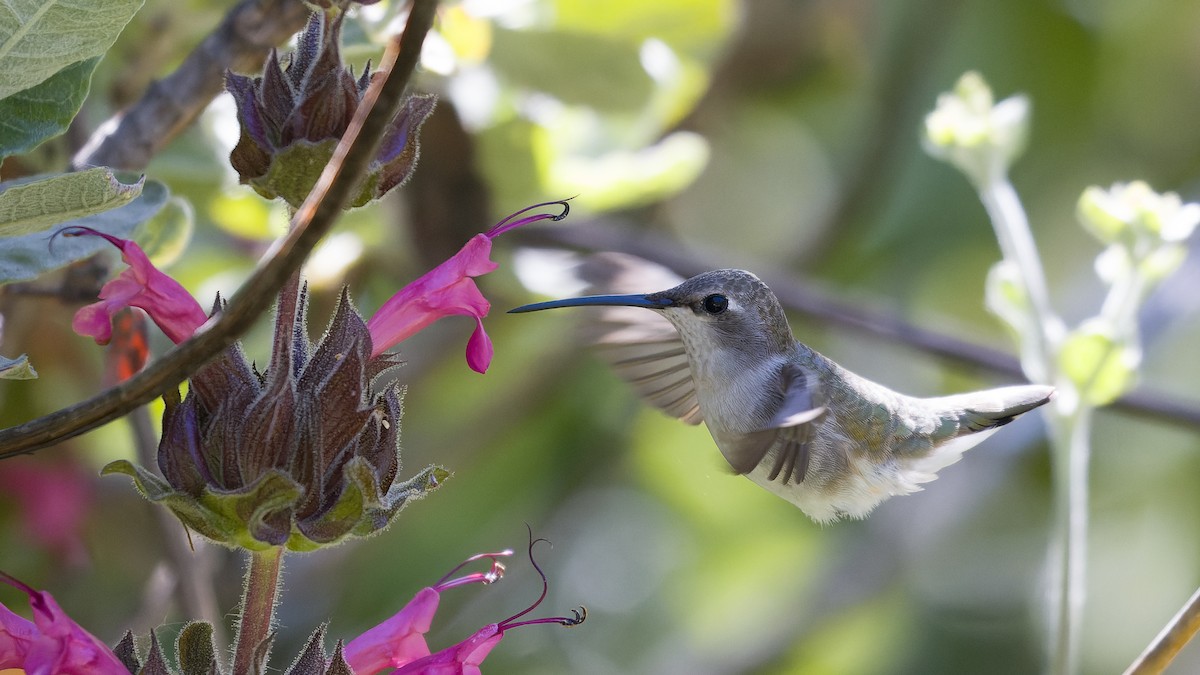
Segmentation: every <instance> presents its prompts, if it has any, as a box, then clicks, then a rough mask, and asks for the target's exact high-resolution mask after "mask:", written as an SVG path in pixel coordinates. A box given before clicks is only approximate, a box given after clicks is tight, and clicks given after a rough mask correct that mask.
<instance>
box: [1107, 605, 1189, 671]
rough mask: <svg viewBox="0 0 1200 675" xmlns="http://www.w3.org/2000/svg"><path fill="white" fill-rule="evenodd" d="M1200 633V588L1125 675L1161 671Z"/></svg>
mask: <svg viewBox="0 0 1200 675" xmlns="http://www.w3.org/2000/svg"><path fill="white" fill-rule="evenodd" d="M1196 633H1200V589H1198V590H1197V591H1196V592H1195V593H1193V594H1192V597H1191V598H1189V599H1188V601H1187V604H1185V605H1184V606H1183V609H1180V610H1179V613H1178V614H1176V615H1175V616H1174V617H1173V618H1172V619H1171V621H1170V622H1168V623H1167V625H1166V626H1165V627H1164V628H1163V629H1162V632H1161V633H1159V634H1158V637H1156V638H1154V642H1151V643H1150V646H1149V647H1146V651H1144V652H1142V654H1141V656H1139V657H1138V658H1137V660H1136V661H1134V662H1133V664H1132V665H1130V666H1129V668H1128V669H1127V670H1126V671H1125V675H1152V674H1156V673H1161V672H1163V671H1164V670H1166V669H1167V666H1169V665H1171V662H1172V661H1174V660H1175V657H1176V656H1178V655H1179V652H1180V650H1182V649H1183V648H1184V646H1185V645H1187V643H1188V642H1190V641H1191V639H1192V638H1194V637H1196Z"/></svg>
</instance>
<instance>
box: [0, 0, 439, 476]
mask: <svg viewBox="0 0 1200 675" xmlns="http://www.w3.org/2000/svg"><path fill="white" fill-rule="evenodd" d="M436 9H437V0H414V2H413V7H412V11H411V12H410V14H409V19H408V24H407V25H406V26H405V28H404V34H403V35H402V36H401V37H400V38H399V39H396V38H393V39H392V40H391V41H390V42H389V44H388V48H387V51H386V52H385V53H384V58H383V62H382V64H381V70H380V78H379V79H378V80H376V81H374V82H372V84H371V87H370V88H369V89H368V90H367V92H366V94H365V95H364V96H363V100H362V103H361V105H360V107H359V108H358V111H357V112H356V113H355V116H354V120H353V121H352V122H351V123H350V127H349V128H348V129H347V130H346V133H345V135H343V136H342V140H341V142H340V143H339V144H338V147H337V149H336V150H335V151H334V154H333V158H332V159H330V161H329V164H328V165H327V166H326V167H325V171H324V173H322V174H321V178H320V179H319V180H318V181H317V184H316V186H314V187H313V191H312V192H311V193H310V194H309V196H308V199H307V200H306V201H305V202H304V204H303V205H301V207H300V209H299V210H297V212H296V215H295V217H294V218H293V219H292V227H291V231H290V232H289V233H288V235H287V236H286V237H284V238H283V239H280V240H279V241H277V242H276V243H275V245H274V246H272V247H271V250H270V251H268V253H267V257H266V258H265V259H264V260H263V261H262V262H260V264H259V266H258V269H257V270H256V271H255V273H254V274H253V275H252V276H251V277H250V278H249V279H247V280H246V283H245V284H243V285H242V287H241V288H240V289H239V290H238V292H237V293H235V294H234V296H233V298H232V299H231V300H230V301H229V305H228V306H227V307H226V308H225V310H224V311H222V312H221V313H220V314H218V315H217V316H215V317H213V318H212V319H210V320H209V322H208V323H206V324H205V325H204V326H202V327H201V328H200V330H198V331H196V334H195V335H194V336H192V338H191V339H189V340H187V341H186V342H183V343H181V344H179V345H178V346H176V347H175V348H174V349H172V350H171V351H169V352H167V353H166V354H165V355H164V356H163V357H162V358H161V359H159V360H158V361H156V362H154V363H153V364H151V365H150V367H148V368H146V370H144V371H142V372H141V373H139V374H138V375H136V376H134V377H133V378H130V379H129V380H126V381H125V382H123V383H122V384H120V385H118V386H116V387H114V388H112V389H109V390H108V391H105V392H103V393H101V394H99V395H97V396H95V397H93V398H91V399H88V400H86V401H83V402H81V403H78V404H76V405H74V406H71V407H69V408H64V409H63V410H59V411H57V412H54V413H51V414H50V415H47V416H45V417H41V418H38V419H36V420H33V421H31V422H27V423H25V424H22V425H19V426H16V427H10V428H8V429H4V430H0V459H4V458H7V457H13V456H16V455H21V454H26V453H30V452H33V451H35V450H39V449H41V448H45V447H49V446H51V445H55V444H57V443H60V442H62V441H63V440H66V439H68V438H72V437H74V436H78V435H79V434H82V433H84V432H86V431H89V430H91V429H95V428H96V427H98V426H101V425H103V424H106V423H108V422H111V421H113V420H115V419H117V418H119V417H121V416H123V415H126V414H128V413H129V412H130V411H131V410H133V409H134V408H136V407H138V406H139V405H143V404H145V403H148V402H149V401H151V400H153V399H154V398H156V397H158V396H161V395H163V394H165V393H166V392H168V391H171V390H173V389H175V388H177V387H178V386H179V383H181V382H182V381H183V380H184V379H185V378H186V377H187V376H188V375H189V374H190V373H192V372H194V371H195V370H196V369H197V368H199V367H200V366H202V365H204V364H205V363H207V362H208V361H209V360H210V359H212V358H213V357H214V356H216V355H217V354H218V353H220V352H221V350H223V349H225V348H227V347H229V346H230V345H231V344H233V343H234V341H236V340H237V338H238V337H239V336H240V335H241V334H242V333H244V332H246V331H247V330H248V329H249V328H250V326H252V325H253V324H254V322H255V321H256V320H257V319H258V318H259V317H260V316H261V315H262V314H263V312H265V311H266V310H267V308H268V307H270V305H271V303H272V302H273V301H274V299H275V294H276V292H277V291H278V290H279V288H280V287H281V286H282V285H283V283H284V281H285V280H286V279H287V277H288V276H289V275H290V274H291V273H292V272H293V271H294V270H296V269H297V268H299V267H300V265H301V264H302V263H303V262H304V260H305V258H307V257H308V254H309V253H310V252H311V251H312V249H313V247H314V246H315V245H316V243H317V242H318V241H319V240H320V239H321V237H322V236H323V235H324V234H325V233H326V232H328V231H329V228H330V227H332V226H333V223H334V222H335V221H336V220H337V218H338V216H339V215H340V214H341V212H342V209H343V207H344V206H345V205H346V203H347V202H348V201H349V199H350V197H351V195H352V193H354V192H355V191H356V189H357V186H358V185H359V183H360V182H361V180H362V178H363V176H364V175H365V174H366V171H367V167H368V165H369V164H370V161H371V159H372V158H373V157H374V156H375V152H376V150H377V149H378V147H379V142H380V139H381V138H382V137H383V133H384V132H385V131H386V129H387V127H388V126H389V124H390V123H391V121H392V119H393V118H394V117H395V116H396V112H397V111H398V110H399V109H400V104H401V102H402V101H403V99H404V90H405V88H406V87H407V85H408V80H409V78H410V77H411V76H412V73H413V70H414V69H415V68H416V65H417V61H418V59H419V57H420V55H421V45H422V44H423V42H424V40H425V35H426V33H428V32H429V29H430V27H432V25H433V17H434V13H435V10H436ZM384 73H386V74H384Z"/></svg>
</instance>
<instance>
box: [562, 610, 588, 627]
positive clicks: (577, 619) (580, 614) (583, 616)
mask: <svg viewBox="0 0 1200 675" xmlns="http://www.w3.org/2000/svg"><path fill="white" fill-rule="evenodd" d="M571 613H572V614H574V615H575V616H574V617H572V618H569V619H568V618H565V617H564V618H563V620H562V621H561V622H560V623H561V624H562V625H564V626H566V627H568V628H574V627H575V626H578V625H579V624H581V623H583V622H584V621H587V607H584V606H583V605H580V606H579V609H573V610H571Z"/></svg>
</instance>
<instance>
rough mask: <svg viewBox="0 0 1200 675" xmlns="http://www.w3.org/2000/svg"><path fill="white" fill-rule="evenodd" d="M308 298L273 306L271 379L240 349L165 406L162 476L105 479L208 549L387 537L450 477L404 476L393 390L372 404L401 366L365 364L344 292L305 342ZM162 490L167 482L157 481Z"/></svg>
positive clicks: (435, 471) (364, 338)
mask: <svg viewBox="0 0 1200 675" xmlns="http://www.w3.org/2000/svg"><path fill="white" fill-rule="evenodd" d="M305 305H306V295H305V293H304V292H303V291H300V297H299V298H293V301H291V302H280V308H287V307H292V308H294V311H291V312H289V311H288V310H287V309H281V310H280V311H279V312H278V313H277V316H276V325H275V341H274V349H273V351H272V355H271V361H270V365H269V367H268V368H267V370H266V372H263V373H260V372H258V371H257V370H256V369H255V368H253V367H252V366H251V365H250V364H249V363H247V362H246V359H245V357H244V356H243V354H242V351H241V349H240V348H239V347H238V346H237V345H235V346H233V347H231V348H229V349H227V350H225V352H223V353H222V355H221V356H220V357H219V358H218V359H217V360H215V361H213V362H211V363H209V364H208V365H206V366H204V367H203V368H201V369H200V370H199V371H197V372H196V374H195V375H193V376H192V379H191V381H190V383H191V387H190V389H189V390H188V393H187V396H186V397H185V398H184V399H183V400H182V401H180V400H179V399H178V397H175V399H174V400H171V399H170V398H168V400H167V410H166V412H165V413H164V415H163V434H162V440H161V441H160V443H159V449H158V468H159V470H160V471H161V472H162V475H163V478H159V477H158V476H156V475H154V474H152V473H150V472H149V471H146V470H145V469H142V468H140V467H135V466H134V465H132V464H131V463H129V462H127V461H124V460H120V461H116V462H113V463H111V464H109V465H108V466H107V467H105V469H104V472H105V473H112V472H117V473H124V474H127V475H130V476H132V477H133V478H134V480H135V482H136V483H137V486H138V488H139V489H140V490H141V492H142V493H143V494H144V495H145V496H146V497H147V498H148V499H150V500H151V501H154V502H158V503H161V504H163V505H165V506H167V507H168V508H170V509H171V510H172V511H173V512H174V513H175V515H176V516H177V517H178V518H179V519H180V520H181V521H183V523H184V524H185V525H187V526H188V527H189V528H191V529H192V530H194V531H197V532H199V533H200V534H203V535H204V536H206V537H208V538H209V539H212V540H214V541H216V542H219V543H223V544H227V545H231V546H240V547H243V548H247V549H250V550H259V549H264V548H268V547H271V546H287V547H288V548H289V549H292V550H312V549H315V548H319V547H321V546H324V545H328V544H333V543H337V542H339V541H341V540H343V539H345V538H347V537H351V536H367V535H370V534H374V533H376V532H378V531H380V530H382V529H384V528H386V527H387V526H388V525H389V524H390V523H391V520H392V519H393V518H394V517H395V516H396V514H397V513H398V512H399V511H400V509H402V508H403V507H404V506H405V505H406V504H407V503H408V502H409V501H411V500H413V499H418V498H420V497H423V496H424V495H426V494H427V493H428V492H430V491H431V490H433V489H434V488H436V487H438V486H439V485H440V484H441V483H442V481H443V480H445V478H446V477H447V476H448V475H449V474H448V472H446V471H445V470H444V469H441V468H438V467H429V468H427V469H425V470H423V471H421V472H420V473H418V474H417V475H416V476H415V477H413V478H410V479H408V480H406V481H399V480H397V476H398V472H399V469H400V449H399V433H400V416H401V413H402V409H401V405H400V399H401V396H402V390H401V388H400V386H399V385H398V384H395V383H393V384H389V385H387V386H384V387H383V388H382V389H381V390H380V391H377V392H372V391H371V382H372V381H373V380H374V379H375V378H376V377H377V376H378V375H379V374H381V373H382V372H383V371H385V370H387V369H388V368H390V367H391V366H393V365H395V362H394V361H392V360H390V359H386V358H385V359H372V358H371V356H370V355H371V336H370V333H368V331H367V328H366V325H365V324H364V323H363V321H362V319H361V318H360V317H359V316H358V314H357V312H355V311H354V309H353V307H352V306H351V303H350V300H349V297H348V295H347V294H346V293H345V292H343V294H342V298H341V301H340V302H339V304H338V308H337V310H336V312H335V313H334V317H333V320H332V321H331V323H330V326H329V329H328V331H327V332H326V333H325V335H324V336H323V337H322V338H321V339H320V341H318V342H317V343H316V344H315V345H311V344H310V343H309V340H308V336H307V327H306V321H305V316H304V315H305ZM164 479H165V480H164Z"/></svg>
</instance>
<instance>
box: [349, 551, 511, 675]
mask: <svg viewBox="0 0 1200 675" xmlns="http://www.w3.org/2000/svg"><path fill="white" fill-rule="evenodd" d="M509 555H512V551H500V552H499V553H480V554H478V555H473V556H471V557H470V558H467V559H466V560H465V561H463V563H462V564H460V565H459V566H458V567H455V568H454V569H453V570H450V573H449V574H447V575H446V576H445V577H443V578H442V580H441V581H439V582H438V583H437V584H435V585H434V586H431V587H429V588H423V589H421V590H420V592H418V593H417V594H416V595H415V596H413V599H412V600H410V601H409V603H408V604H407V605H405V606H404V608H403V609H401V610H400V611H399V612H397V613H396V614H395V615H394V616H392V617H391V618H390V619H388V620H387V621H384V622H383V623H381V624H379V625H378V626H375V627H374V628H372V629H370V630H368V631H367V632H365V633H363V634H362V635H359V636H358V637H356V638H354V639H353V640H351V641H350V642H349V643H348V644H347V645H346V647H345V649H343V651H342V656H343V657H344V658H345V659H346V663H347V664H349V665H350V667H351V668H353V669H354V672H356V673H363V674H366V673H375V672H378V671H380V670H384V669H386V668H399V667H401V666H404V665H407V664H409V663H412V662H414V661H417V660H419V659H423V658H425V657H427V656H429V645H428V644H427V643H426V642H425V634H426V633H428V632H429V627H430V626H431V625H432V624H433V615H434V614H435V613H436V612H437V608H438V604H439V603H440V602H441V598H442V595H441V594H442V591H444V590H447V589H450V588H454V587H456V586H465V585H467V584H490V583H494V582H495V581H497V580H499V579H500V578H501V577H502V576H504V565H503V564H502V563H501V562H500V560H499V558H502V557H505V556H509ZM477 560H490V561H491V563H492V565H491V569H489V570H488V571H486V572H475V573H472V574H467V575H464V576H461V577H457V578H452V577H454V574H455V573H457V572H458V571H459V570H461V569H462V568H463V567H464V566H466V565H469V564H470V563H473V562H475V561H477Z"/></svg>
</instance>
